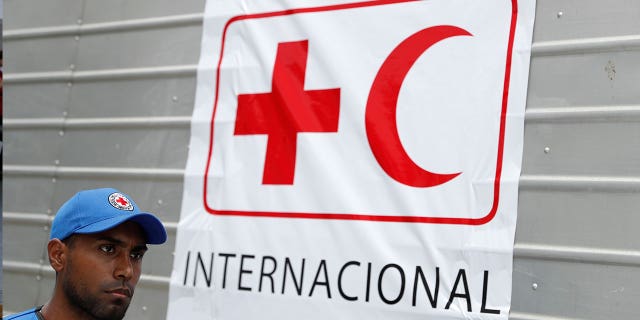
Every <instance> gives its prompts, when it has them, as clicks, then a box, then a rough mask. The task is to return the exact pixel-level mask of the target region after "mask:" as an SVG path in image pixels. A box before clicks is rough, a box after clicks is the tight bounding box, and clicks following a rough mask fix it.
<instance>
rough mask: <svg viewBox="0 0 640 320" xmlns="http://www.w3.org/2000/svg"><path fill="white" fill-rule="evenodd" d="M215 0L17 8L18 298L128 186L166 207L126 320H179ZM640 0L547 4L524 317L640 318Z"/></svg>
mask: <svg viewBox="0 0 640 320" xmlns="http://www.w3.org/2000/svg"><path fill="white" fill-rule="evenodd" d="M203 8H204V0H188V1H171V0H139V1H127V0H118V1H90V0H56V1H44V2H43V1H36V0H5V8H4V11H5V15H4V16H5V20H4V23H5V26H4V30H5V33H4V35H3V42H4V50H5V53H4V55H5V57H6V58H5V69H4V70H5V91H4V99H5V100H4V105H5V108H4V125H3V130H4V132H3V133H4V148H5V149H4V152H3V153H4V155H3V156H4V167H3V175H4V177H3V197H2V198H3V201H4V203H3V226H4V230H3V233H4V234H3V251H4V252H3V253H4V261H3V271H4V278H3V281H4V283H3V289H4V297H3V298H4V308H5V310H6V311H9V312H11V311H19V310H22V309H25V308H28V307H30V306H33V305H37V304H42V303H44V302H45V301H46V300H47V299H48V297H49V295H50V293H51V290H52V287H53V272H52V271H51V268H50V267H49V266H48V263H47V261H45V246H44V245H45V243H46V240H47V236H48V228H49V225H50V220H51V218H52V215H53V214H54V213H55V211H56V210H57V208H58V207H59V206H60V205H61V204H62V203H63V202H64V201H65V200H66V199H67V198H68V197H70V196H71V195H72V194H73V193H74V192H76V191H77V190H78V189H82V188H88V187H94V186H104V185H111V186H114V187H116V188H120V189H122V190H124V191H125V192H127V193H129V194H130V195H131V196H132V197H133V198H134V199H136V201H137V202H138V203H139V204H140V205H141V206H142V207H144V208H145V209H147V210H150V211H152V212H156V213H157V214H158V215H159V216H160V217H161V218H162V220H163V221H165V222H166V224H167V227H168V228H169V237H170V238H169V243H168V245H165V246H162V247H154V248H152V250H150V253H149V254H148V255H147V256H146V257H145V263H144V264H143V265H144V267H143V269H144V270H143V272H144V275H143V280H142V281H141V283H140V285H139V290H138V291H137V293H136V297H135V299H134V302H133V304H132V306H131V308H130V311H129V313H128V316H127V319H162V318H164V314H165V312H166V305H167V298H168V297H167V290H168V281H169V277H170V274H171V267H172V252H173V246H174V241H175V228H176V224H177V220H178V216H179V210H180V201H181V195H182V179H183V177H182V176H183V173H184V165H185V162H186V156H187V146H188V142H189V134H190V132H189V121H190V116H191V111H192V109H193V102H194V101H193V99H194V92H195V85H196V83H195V72H196V65H197V60H198V53H199V46H200V37H201V32H202V30H201V28H202V27H201V21H202V12H203ZM639 83H640V1H636V0H615V1H601V0H538V1H537V10H536V23H535V29H534V45H533V54H532V62H531V72H530V82H529V90H528V100H527V113H526V120H525V121H526V124H525V142H524V160H523V172H522V177H521V180H520V184H521V186H520V194H519V208H518V210H519V212H518V214H519V217H518V225H517V231H516V244H515V258H514V274H513V294H512V313H511V319H521V320H525V319H540V320H542V319H565V320H566V319H636V318H640V311H638V309H637V307H636V301H640V237H638V236H637V226H638V225H640V214H638V212H640V85H638V84H639Z"/></svg>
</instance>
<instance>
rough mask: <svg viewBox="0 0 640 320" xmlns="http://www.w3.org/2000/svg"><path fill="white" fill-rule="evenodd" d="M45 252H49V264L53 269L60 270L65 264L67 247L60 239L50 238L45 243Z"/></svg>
mask: <svg viewBox="0 0 640 320" xmlns="http://www.w3.org/2000/svg"><path fill="white" fill-rule="evenodd" d="M47 252H48V253H49V264H51V267H52V268H53V270H55V271H56V272H60V271H62V269H64V267H65V266H66V265H67V260H68V256H67V255H68V254H69V247H67V245H66V244H64V243H63V242H62V241H60V239H51V240H50V241H49V243H48V244H47Z"/></svg>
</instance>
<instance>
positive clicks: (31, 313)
mask: <svg viewBox="0 0 640 320" xmlns="http://www.w3.org/2000/svg"><path fill="white" fill-rule="evenodd" d="M36 309H37V308H32V309H29V310H25V311H22V312H20V313H16V314H12V315H10V316H6V317H4V318H2V320H38V316H36Z"/></svg>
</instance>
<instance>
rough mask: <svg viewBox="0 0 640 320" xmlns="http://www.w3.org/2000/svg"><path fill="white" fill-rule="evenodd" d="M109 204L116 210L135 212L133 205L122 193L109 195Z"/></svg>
mask: <svg viewBox="0 0 640 320" xmlns="http://www.w3.org/2000/svg"><path fill="white" fill-rule="evenodd" d="M109 203H110V204H111V205H112V206H113V207H114V208H116V209H119V210H127V211H133V204H131V201H129V199H127V197H125V196H124V195H123V194H122V193H117V192H116V193H112V194H111V195H109Z"/></svg>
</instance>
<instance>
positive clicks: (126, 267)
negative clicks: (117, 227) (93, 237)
mask: <svg viewBox="0 0 640 320" xmlns="http://www.w3.org/2000/svg"><path fill="white" fill-rule="evenodd" d="M114 277H115V278H118V279H124V280H129V279H131V278H132V277H133V262H132V261H131V258H130V257H129V255H128V254H126V253H121V254H119V255H118V257H117V258H116V261H115V268H114Z"/></svg>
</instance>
